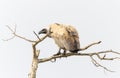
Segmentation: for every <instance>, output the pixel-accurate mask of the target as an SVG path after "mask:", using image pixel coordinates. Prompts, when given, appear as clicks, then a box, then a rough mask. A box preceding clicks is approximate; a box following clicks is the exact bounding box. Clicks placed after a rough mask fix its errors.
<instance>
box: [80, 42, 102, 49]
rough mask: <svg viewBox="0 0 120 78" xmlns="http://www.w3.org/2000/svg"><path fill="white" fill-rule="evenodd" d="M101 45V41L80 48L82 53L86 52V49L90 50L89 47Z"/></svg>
mask: <svg viewBox="0 0 120 78" xmlns="http://www.w3.org/2000/svg"><path fill="white" fill-rule="evenodd" d="M100 43H101V41H98V42H94V43H91V44H89V45H87V46H86V47H84V48H80V51H83V50H86V49H88V48H89V47H91V46H93V45H96V44H100Z"/></svg>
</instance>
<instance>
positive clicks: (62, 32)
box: [38, 23, 80, 55]
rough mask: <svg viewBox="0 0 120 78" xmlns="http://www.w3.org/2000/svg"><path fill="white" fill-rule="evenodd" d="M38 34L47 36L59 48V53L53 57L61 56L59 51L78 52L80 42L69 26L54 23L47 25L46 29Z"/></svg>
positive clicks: (75, 32) (76, 33)
mask: <svg viewBox="0 0 120 78" xmlns="http://www.w3.org/2000/svg"><path fill="white" fill-rule="evenodd" d="M38 34H47V35H48V37H50V38H52V39H54V41H55V43H56V44H57V45H58V47H59V51H58V53H57V54H55V55H59V54H61V49H63V50H64V53H63V54H65V53H66V51H70V52H72V53H77V52H78V51H79V50H80V42H79V36H78V32H77V30H76V29H75V28H74V27H73V26H71V25H64V24H58V23H54V24H51V25H49V27H48V29H47V28H44V29H42V30H41V31H40V32H39V33H38Z"/></svg>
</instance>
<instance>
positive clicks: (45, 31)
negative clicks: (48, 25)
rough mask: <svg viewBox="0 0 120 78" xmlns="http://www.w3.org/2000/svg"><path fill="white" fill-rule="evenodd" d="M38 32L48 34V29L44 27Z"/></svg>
mask: <svg viewBox="0 0 120 78" xmlns="http://www.w3.org/2000/svg"><path fill="white" fill-rule="evenodd" d="M38 34H39V35H40V34H47V29H42V30H41V31H39V32H38Z"/></svg>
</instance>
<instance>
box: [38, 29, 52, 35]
mask: <svg viewBox="0 0 120 78" xmlns="http://www.w3.org/2000/svg"><path fill="white" fill-rule="evenodd" d="M38 34H39V35H40V34H47V35H48V37H51V36H50V35H51V32H50V31H49V28H43V29H42V30H41V31H39V32H38Z"/></svg>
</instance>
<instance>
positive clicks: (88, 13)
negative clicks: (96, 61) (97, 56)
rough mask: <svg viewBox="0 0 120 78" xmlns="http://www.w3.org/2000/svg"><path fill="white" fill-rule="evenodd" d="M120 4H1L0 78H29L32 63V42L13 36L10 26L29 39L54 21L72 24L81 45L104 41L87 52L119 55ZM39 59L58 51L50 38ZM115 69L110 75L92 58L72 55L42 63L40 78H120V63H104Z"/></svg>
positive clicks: (82, 0) (2, 0)
mask: <svg viewBox="0 0 120 78" xmlns="http://www.w3.org/2000/svg"><path fill="white" fill-rule="evenodd" d="M119 21H120V0H0V78H27V76H28V73H29V71H30V66H31V60H32V48H31V44H30V43H28V42H26V41H24V40H21V39H19V38H14V39H13V40H10V41H7V42H5V41H2V39H7V38H10V37H11V36H12V35H11V32H10V31H9V30H8V29H7V28H6V26H5V25H9V26H10V27H12V28H14V25H15V24H17V33H18V34H19V35H22V36H25V37H27V38H30V39H36V37H35V36H34V34H33V31H36V32H38V31H39V30H41V29H42V28H44V27H46V26H48V25H49V24H52V23H55V22H57V23H63V24H70V25H73V26H74V27H75V28H77V30H78V32H79V35H80V42H81V47H84V46H85V45H87V44H89V43H91V42H94V41H99V40H101V41H102V43H101V44H100V45H96V46H94V47H91V48H89V50H87V51H85V52H94V51H102V50H108V49H113V50H115V51H120V47H119V46H120V35H119V33H120V22H119ZM37 48H38V49H40V50H41V55H40V57H48V56H50V55H53V54H55V53H57V51H58V47H57V46H56V45H55V43H54V41H53V40H52V39H50V38H47V39H45V40H44V41H43V42H42V43H40V44H39V45H38V46H37ZM101 63H102V64H103V65H104V66H106V67H108V68H110V69H112V70H115V71H117V72H115V73H109V72H106V71H104V70H103V69H102V68H96V67H95V66H94V65H93V64H92V63H91V59H90V58H89V57H69V58H62V59H58V60H57V62H55V63H51V62H46V63H43V64H40V65H39V68H38V71H37V78H56V77H57V78H120V61H110V62H108V61H104V62H101Z"/></svg>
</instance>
